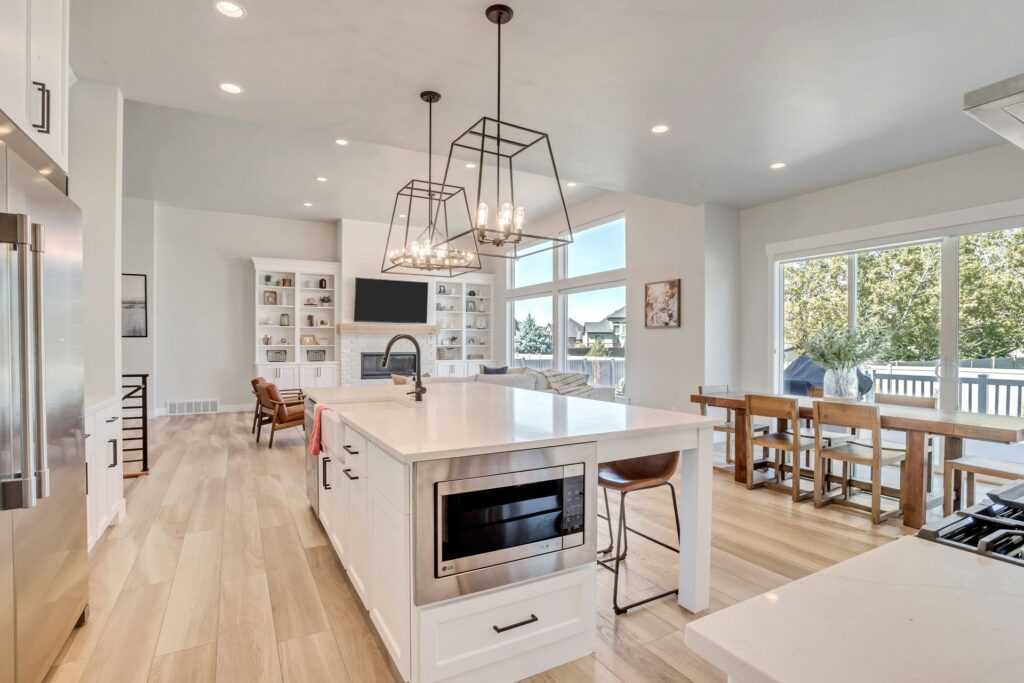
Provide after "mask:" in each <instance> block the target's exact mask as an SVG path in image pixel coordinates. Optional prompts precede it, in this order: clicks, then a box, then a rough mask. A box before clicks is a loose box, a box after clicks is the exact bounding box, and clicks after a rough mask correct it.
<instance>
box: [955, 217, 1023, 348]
mask: <svg viewBox="0 0 1024 683" xmlns="http://www.w3.org/2000/svg"><path fill="white" fill-rule="evenodd" d="M1021 349H1024V228H1017V229H1015V230H1000V231H998V232H986V233H982V234H980V235H964V236H963V237H961V238H960V357H961V358H1005V357H1006V356H1009V355H1010V354H1012V353H1014V352H1015V351H1020V350H1021Z"/></svg>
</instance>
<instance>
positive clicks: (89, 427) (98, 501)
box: [85, 415, 107, 549]
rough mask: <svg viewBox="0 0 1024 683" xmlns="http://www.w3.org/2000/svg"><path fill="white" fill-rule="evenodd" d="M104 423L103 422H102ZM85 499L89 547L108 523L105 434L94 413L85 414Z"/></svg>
mask: <svg viewBox="0 0 1024 683" xmlns="http://www.w3.org/2000/svg"><path fill="white" fill-rule="evenodd" d="M100 424H102V422H101V423H100ZM85 435H86V436H85V482H86V483H85V490H86V494H85V501H86V505H85V507H86V516H87V518H88V524H87V527H86V528H87V529H88V532H87V535H88V542H89V548H90V549H92V546H93V544H95V543H96V541H97V540H98V539H99V537H100V534H101V533H103V528H104V526H105V525H106V523H107V520H106V514H105V512H104V508H105V507H106V501H107V493H106V491H107V474H106V463H105V462H103V453H104V448H103V434H102V430H100V429H98V425H97V424H96V419H95V416H94V415H86V416H85Z"/></svg>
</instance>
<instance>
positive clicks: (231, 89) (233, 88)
mask: <svg viewBox="0 0 1024 683" xmlns="http://www.w3.org/2000/svg"><path fill="white" fill-rule="evenodd" d="M220 89H221V90H223V91H224V92H226V93H227V94H229V95H241V94H242V93H244V92H245V88H243V87H242V86H240V85H238V84H237V83H221V84H220Z"/></svg>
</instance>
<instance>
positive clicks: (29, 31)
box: [0, 0, 71, 171]
mask: <svg viewBox="0 0 1024 683" xmlns="http://www.w3.org/2000/svg"><path fill="white" fill-rule="evenodd" d="M68 3H69V0H0V110H3V112H4V114H6V115H7V116H8V117H9V118H10V119H11V120H12V121H14V123H15V124H16V125H17V126H18V127H19V128H21V129H22V130H23V131H25V133H27V134H28V135H29V137H31V138H32V139H33V140H35V142H36V143H37V144H38V145H39V146H40V148H42V150H43V151H44V152H46V154H47V155H48V156H49V157H50V158H51V159H53V161H54V162H56V163H57V165H58V166H60V168H62V169H63V170H64V171H67V169H68V140H67V122H68V116H67V107H68V87H69V86H70V71H71V69H70V63H69V42H68V21H69V4H68Z"/></svg>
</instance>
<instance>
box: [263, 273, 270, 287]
mask: <svg viewBox="0 0 1024 683" xmlns="http://www.w3.org/2000/svg"><path fill="white" fill-rule="evenodd" d="M271 279H272V278H271V276H270V273H267V274H265V275H264V276H263V284H265V285H269V284H270V280H271Z"/></svg>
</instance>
